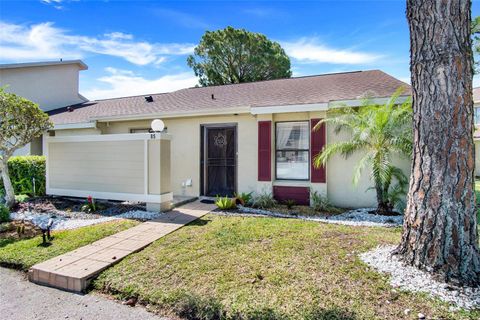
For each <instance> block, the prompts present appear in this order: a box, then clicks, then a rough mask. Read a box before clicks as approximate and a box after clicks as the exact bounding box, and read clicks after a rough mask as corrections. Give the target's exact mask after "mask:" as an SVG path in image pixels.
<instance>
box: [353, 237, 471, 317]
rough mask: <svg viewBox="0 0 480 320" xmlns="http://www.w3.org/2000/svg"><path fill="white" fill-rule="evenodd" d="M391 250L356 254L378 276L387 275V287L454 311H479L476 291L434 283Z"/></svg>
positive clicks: (387, 248)
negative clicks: (437, 300)
mask: <svg viewBox="0 0 480 320" xmlns="http://www.w3.org/2000/svg"><path fill="white" fill-rule="evenodd" d="M394 249H395V247H394V246H381V247H377V248H376V249H374V250H372V251H369V252H365V253H362V254H360V259H361V260H362V261H363V262H365V263H366V264H368V265H369V266H371V267H373V268H375V269H376V270H378V271H380V272H385V273H388V274H390V277H391V278H390V284H391V285H392V287H396V288H399V289H402V290H406V291H412V292H424V293H427V294H430V295H431V296H434V297H438V298H440V299H441V300H443V301H446V302H449V303H451V304H453V305H455V307H456V308H464V309H479V308H480V288H475V289H474V288H455V287H452V286H450V285H447V284H445V283H442V282H439V281H436V280H435V279H433V278H432V276H431V275H430V274H428V273H427V272H424V271H421V270H419V269H417V268H414V267H411V266H407V265H405V264H403V263H402V262H401V261H400V260H399V259H398V257H397V256H395V255H392V254H391V252H392V251H393V250H394Z"/></svg>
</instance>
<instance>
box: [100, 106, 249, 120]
mask: <svg viewBox="0 0 480 320" xmlns="http://www.w3.org/2000/svg"><path fill="white" fill-rule="evenodd" d="M234 113H250V108H249V107H241V108H232V109H224V110H219V109H210V110H203V111H201V112H172V113H148V114H134V115H127V116H125V115H122V116H105V117H95V118H91V119H92V120H95V121H98V122H115V121H127V120H131V121H133V120H150V119H156V118H161V119H169V118H182V117H198V116H216V115H226V114H234Z"/></svg>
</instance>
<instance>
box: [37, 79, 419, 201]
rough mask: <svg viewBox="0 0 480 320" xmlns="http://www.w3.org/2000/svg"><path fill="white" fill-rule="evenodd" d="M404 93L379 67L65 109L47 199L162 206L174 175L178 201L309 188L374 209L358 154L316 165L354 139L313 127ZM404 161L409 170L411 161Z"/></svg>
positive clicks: (57, 115)
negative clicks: (321, 155)
mask: <svg viewBox="0 0 480 320" xmlns="http://www.w3.org/2000/svg"><path fill="white" fill-rule="evenodd" d="M401 86H407V87H408V85H406V84H405V83H403V82H401V81H399V80H397V79H395V78H393V77H391V76H390V75H388V74H386V73H384V72H382V71H379V70H371V71H358V72H346V73H337V74H325V75H318V76H307V77H299V78H290V79H281V80H270V81H260V82H253V83H243V84H232V85H223V86H211V87H200V88H188V89H182V90H178V91H175V92H171V93H164V94H153V95H149V96H135V97H125V98H115V99H107V100H98V101H91V102H86V103H82V104H77V105H73V106H70V107H67V108H62V109H57V110H54V111H51V112H50V114H51V119H52V121H53V122H54V124H55V127H54V130H52V132H50V134H49V136H48V137H46V143H45V145H46V150H45V153H46V154H47V161H48V165H47V175H48V177H47V193H50V194H62V195H76V196H84V195H86V194H90V195H92V196H97V197H99V198H101V197H104V198H115V197H117V198H122V197H124V198H125V199H132V200H133V199H136V200H145V201H147V202H150V201H151V200H152V199H154V200H155V199H156V201H157V200H158V198H154V197H153V196H152V197H149V196H148V195H149V194H150V189H152V190H154V191H155V194H157V195H158V194H162V192H161V191H162V190H161V189H162V187H161V186H162V181H156V179H160V180H161V179H163V178H165V176H169V177H171V179H169V180H170V181H169V182H171V184H170V185H169V187H168V189H169V190H165V188H167V187H165V188H164V190H163V191H165V192H167V191H168V193H169V194H171V193H173V194H178V195H189V196H202V195H204V196H216V195H232V194H233V193H235V192H250V191H254V192H271V193H273V195H274V196H275V197H276V198H277V199H278V200H286V199H294V200H295V201H296V202H297V203H299V204H308V202H309V193H310V191H318V192H321V193H323V194H325V195H327V196H328V198H329V199H330V200H331V201H332V203H333V204H335V205H337V206H342V207H362V206H373V205H374V204H375V194H374V192H373V191H366V190H367V189H368V188H369V187H370V186H371V182H370V180H369V173H368V170H366V172H364V175H363V177H362V178H361V179H360V183H359V184H358V185H357V186H356V187H354V186H353V185H352V176H353V175H352V174H353V170H354V167H355V165H356V161H357V160H358V159H359V155H358V154H354V155H352V156H351V157H349V158H348V159H344V158H343V157H341V156H335V157H333V158H332V159H331V160H330V161H329V162H328V163H327V166H326V167H322V168H315V167H314V166H312V161H313V160H312V159H313V157H314V156H315V155H316V154H317V153H318V152H320V151H321V150H322V148H323V147H324V146H325V144H326V143H331V142H335V141H338V140H339V139H344V138H345V137H342V136H339V135H336V134H334V132H333V129H334V128H331V127H326V126H323V127H322V128H320V130H318V131H312V128H313V127H314V126H315V125H316V124H317V123H318V121H320V119H323V118H325V117H326V116H327V111H328V110H329V109H331V108H333V107H335V106H338V105H348V106H360V105H361V103H362V98H363V97H365V96H370V97H372V98H373V101H374V102H376V103H384V102H386V101H387V100H388V99H389V97H390V96H391V95H392V94H393V93H394V92H395V90H397V89H398V88H399V87H401ZM405 98H406V96H402V97H401V98H400V99H405ZM157 118H159V119H162V120H163V121H164V123H165V125H166V129H165V130H164V133H163V134H162V135H160V136H158V135H154V136H150V135H149V134H148V132H149V128H150V123H151V121H152V120H153V119H157ZM167 136H168V139H169V140H165V141H168V143H166V142H165V143H164V142H163V139H167ZM151 137H152V138H151ZM139 141H141V142H139ZM152 141H153V142H152ZM157 141H160V142H159V143H158V142H157ZM98 142H101V143H100V144H99V143H98ZM154 142H157V144H156V145H155V146H154V148H156V149H155V151H154V153H155V155H152V154H151V153H150V144H152V143H154ZM167 144H168V145H169V147H168V148H167ZM162 148H163V150H165V152H166V153H168V152H167V151H166V150H167V149H169V154H168V156H169V157H171V158H170V159H171V167H170V169H169V170H167V169H166V168H163V169H162V164H161V162H162V161H163V162H164V163H166V162H168V160H167V159H166V158H167V157H166V156H165V155H164V154H163V158H162V153H160V154H158V152H157V150H160V149H162ZM397 162H398V165H399V166H400V167H402V168H403V169H404V170H405V172H407V173H408V172H409V170H410V165H409V160H408V159H400V158H399V159H398V161H397ZM163 167H165V166H163ZM151 170H153V171H154V172H155V175H154V176H151V175H150V172H151ZM161 170H163V171H164V172H163V174H160V173H159V172H160V171H161ZM167 171H168V172H167ZM146 176H149V177H148V178H147V177H146ZM163 185H164V186H166V185H167V184H166V183H163ZM132 194H135V195H138V196H132ZM140 195H141V196H140ZM167 198H168V197H165V199H167ZM156 201H153V202H156ZM162 201H163V200H162Z"/></svg>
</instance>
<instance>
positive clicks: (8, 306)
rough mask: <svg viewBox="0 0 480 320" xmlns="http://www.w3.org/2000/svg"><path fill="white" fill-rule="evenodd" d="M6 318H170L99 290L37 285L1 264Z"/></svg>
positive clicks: (0, 308)
mask: <svg viewBox="0 0 480 320" xmlns="http://www.w3.org/2000/svg"><path fill="white" fill-rule="evenodd" d="M0 302H1V303H0V318H1V319H2V320H23V319H25V320H65V319H68V320H105V319H115V320H167V318H164V317H161V316H158V315H155V314H153V313H150V312H148V311H147V310H146V309H145V308H143V307H134V308H132V307H129V306H126V305H122V304H121V303H119V302H116V301H114V300H110V299H108V298H106V297H103V296H101V295H97V294H86V295H80V294H74V293H70V292H65V291H60V290H56V289H53V288H48V287H42V286H37V285H35V284H33V283H30V282H28V281H27V280H26V279H25V275H24V273H23V272H19V271H14V270H9V269H4V268H0Z"/></svg>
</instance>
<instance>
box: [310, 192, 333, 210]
mask: <svg viewBox="0 0 480 320" xmlns="http://www.w3.org/2000/svg"><path fill="white" fill-rule="evenodd" d="M310 200H311V207H312V208H313V209H314V210H315V211H320V212H331V213H337V212H338V209H337V208H335V207H334V206H333V205H332V204H331V203H330V201H329V200H328V198H327V197H326V196H324V195H323V194H320V193H318V192H317V191H312V192H310Z"/></svg>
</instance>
